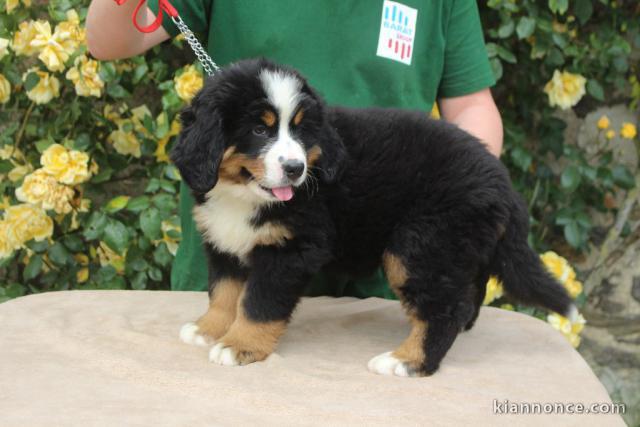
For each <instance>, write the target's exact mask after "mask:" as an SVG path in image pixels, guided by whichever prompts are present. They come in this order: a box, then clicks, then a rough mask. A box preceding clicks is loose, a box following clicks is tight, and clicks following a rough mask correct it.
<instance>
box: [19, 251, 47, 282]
mask: <svg viewBox="0 0 640 427" xmlns="http://www.w3.org/2000/svg"><path fill="white" fill-rule="evenodd" d="M40 271H42V255H33V256H32V257H31V258H30V259H29V264H27V266H26V267H25V268H24V271H23V272H22V278H23V279H24V281H25V282H28V281H29V280H31V279H33V278H35V277H36V276H38V274H40Z"/></svg>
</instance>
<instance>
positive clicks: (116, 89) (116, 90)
mask: <svg viewBox="0 0 640 427" xmlns="http://www.w3.org/2000/svg"><path fill="white" fill-rule="evenodd" d="M107 94H108V95H109V96H111V97H113V98H116V99H117V98H126V97H129V96H131V94H130V93H129V92H128V91H127V90H126V89H125V88H123V87H122V86H120V85H119V84H113V85H109V86H107Z"/></svg>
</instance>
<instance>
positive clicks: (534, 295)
mask: <svg viewBox="0 0 640 427" xmlns="http://www.w3.org/2000/svg"><path fill="white" fill-rule="evenodd" d="M515 209H517V210H519V211H521V212H514V214H513V215H511V219H510V222H509V224H508V225H507V227H506V230H505V233H504V237H503V238H502V239H501V240H500V242H499V243H498V246H497V247H496V252H495V257H494V268H493V270H494V274H495V275H497V276H498V278H499V279H500V280H501V281H502V284H503V286H504V289H505V291H506V292H507V294H508V295H509V296H511V297H513V298H514V299H516V300H518V301H520V302H522V303H524V304H530V305H535V306H538V307H542V308H546V309H548V310H552V311H555V312H556V313H558V314H561V315H563V316H565V317H568V318H570V319H574V318H575V316H577V310H576V307H575V306H574V305H573V303H572V301H571V298H570V297H569V294H568V293H567V291H566V290H565V288H564V287H563V286H562V285H561V284H560V283H559V282H558V281H557V280H556V279H554V278H553V277H552V276H551V274H549V272H548V271H547V270H546V268H545V267H544V265H543V264H542V261H541V260H540V257H539V256H538V254H536V253H535V252H534V251H533V249H531V248H530V247H529V244H528V243H527V233H528V229H529V227H528V213H527V211H526V207H524V206H523V205H522V204H521V203H518V206H517V207H515ZM522 210H524V212H522Z"/></svg>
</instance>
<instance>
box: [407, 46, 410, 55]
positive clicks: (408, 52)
mask: <svg viewBox="0 0 640 427" xmlns="http://www.w3.org/2000/svg"><path fill="white" fill-rule="evenodd" d="M410 57H411V45H408V46H407V58H410Z"/></svg>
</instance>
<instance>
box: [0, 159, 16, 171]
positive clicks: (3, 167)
mask: <svg viewBox="0 0 640 427" xmlns="http://www.w3.org/2000/svg"><path fill="white" fill-rule="evenodd" d="M14 167H15V166H14V165H13V163H11V161H10V160H0V174H4V173H7V172H10V171H11V170H13V168H14Z"/></svg>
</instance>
